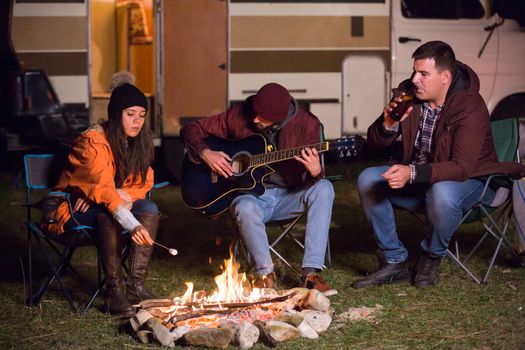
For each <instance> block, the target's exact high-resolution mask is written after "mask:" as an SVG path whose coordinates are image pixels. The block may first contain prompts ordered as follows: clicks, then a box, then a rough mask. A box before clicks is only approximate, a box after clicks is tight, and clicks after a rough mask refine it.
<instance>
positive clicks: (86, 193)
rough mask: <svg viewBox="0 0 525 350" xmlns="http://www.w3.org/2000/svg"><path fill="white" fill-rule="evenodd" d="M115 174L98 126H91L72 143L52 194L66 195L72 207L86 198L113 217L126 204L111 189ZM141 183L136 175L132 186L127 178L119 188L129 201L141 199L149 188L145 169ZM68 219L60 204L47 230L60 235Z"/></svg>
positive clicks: (149, 177) (150, 180) (150, 172)
mask: <svg viewBox="0 0 525 350" xmlns="http://www.w3.org/2000/svg"><path fill="white" fill-rule="evenodd" d="M115 172H116V169H115V163H114V159H113V153H112V151H111V147H110V146H109V143H108V140H107V138H106V134H105V133H104V130H103V129H102V126H100V125H94V126H93V127H91V128H89V129H88V130H86V131H85V132H84V133H83V134H82V135H80V136H79V137H78V138H77V139H76V141H75V143H74V145H73V147H72V148H71V151H70V153H69V156H68V164H67V166H66V168H65V169H64V171H63V172H62V174H61V176H60V179H59V181H58V184H57V186H56V188H55V190H56V191H63V192H67V193H69V194H70V195H71V201H72V204H73V205H74V204H75V201H76V199H77V198H80V197H81V198H87V199H89V200H90V201H91V202H93V203H96V204H102V205H104V206H105V207H106V208H107V209H108V211H109V212H110V213H114V212H115V211H116V210H117V209H118V208H119V207H120V206H121V205H125V203H126V202H125V201H124V200H123V199H122V198H121V197H120V195H119V194H118V192H117V189H116V188H115V180H114V178H115ZM141 182H142V181H141V178H140V175H139V176H138V179H137V181H136V182H135V183H132V182H131V177H128V178H127V179H126V181H125V182H124V185H123V186H122V189H123V190H124V191H125V192H127V193H128V194H129V195H130V197H131V199H132V201H135V200H137V199H143V198H145V196H146V193H147V192H148V191H149V190H150V189H151V187H152V186H153V169H151V168H149V170H148V175H147V179H146V182H145V184H144V186H142V185H141ZM70 218H71V215H70V214H69V210H68V207H67V203H62V205H61V206H60V207H59V208H58V210H57V219H58V223H57V224H50V225H48V227H47V229H48V230H49V231H50V232H54V233H62V232H64V224H65V223H66V222H67V221H68V220H69V219H70Z"/></svg>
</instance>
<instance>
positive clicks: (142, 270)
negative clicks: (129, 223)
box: [126, 213, 160, 304]
mask: <svg viewBox="0 0 525 350" xmlns="http://www.w3.org/2000/svg"><path fill="white" fill-rule="evenodd" d="M138 219H139V221H140V223H141V224H142V226H144V228H145V229H146V230H148V232H149V235H150V236H151V239H153V240H155V238H157V231H158V228H159V219H160V216H159V215H158V214H151V213H142V214H141V215H140V217H139V218H138ZM152 252H153V246H148V245H137V244H135V243H132V247H131V253H130V254H129V278H128V289H127V294H126V297H127V298H128V301H129V302H130V303H131V304H138V303H139V302H141V301H142V300H146V299H156V298H157V297H156V296H155V295H153V294H152V293H150V292H149V291H148V290H146V287H145V283H146V276H147V274H148V265H149V261H150V258H151V253H152Z"/></svg>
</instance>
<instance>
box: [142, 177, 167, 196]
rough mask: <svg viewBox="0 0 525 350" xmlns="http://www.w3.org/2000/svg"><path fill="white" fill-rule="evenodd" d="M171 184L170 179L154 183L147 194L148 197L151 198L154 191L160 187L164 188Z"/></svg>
mask: <svg viewBox="0 0 525 350" xmlns="http://www.w3.org/2000/svg"><path fill="white" fill-rule="evenodd" d="M169 184H170V182H169V181H164V182H159V183H156V184H154V185H153V186H152V187H151V190H149V191H148V193H147V194H146V199H148V200H151V196H152V195H153V191H155V190H158V189H160V188H163V187H166V186H168V185H169Z"/></svg>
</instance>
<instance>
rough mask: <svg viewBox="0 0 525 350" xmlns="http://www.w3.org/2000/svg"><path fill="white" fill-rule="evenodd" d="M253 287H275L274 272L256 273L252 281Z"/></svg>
mask: <svg viewBox="0 0 525 350" xmlns="http://www.w3.org/2000/svg"><path fill="white" fill-rule="evenodd" d="M252 285H253V288H272V289H275V272H270V273H269V274H267V275H257V276H256V277H255V280H254V281H253V282H252Z"/></svg>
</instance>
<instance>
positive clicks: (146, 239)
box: [131, 225, 153, 245]
mask: <svg viewBox="0 0 525 350" xmlns="http://www.w3.org/2000/svg"><path fill="white" fill-rule="evenodd" d="M131 239H132V240H133V242H135V243H136V244H138V245H144V244H146V245H153V240H152V239H151V236H150V235H149V232H148V230H146V228H145V227H144V226H142V225H138V226H137V227H135V229H134V230H133V231H132V232H131Z"/></svg>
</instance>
